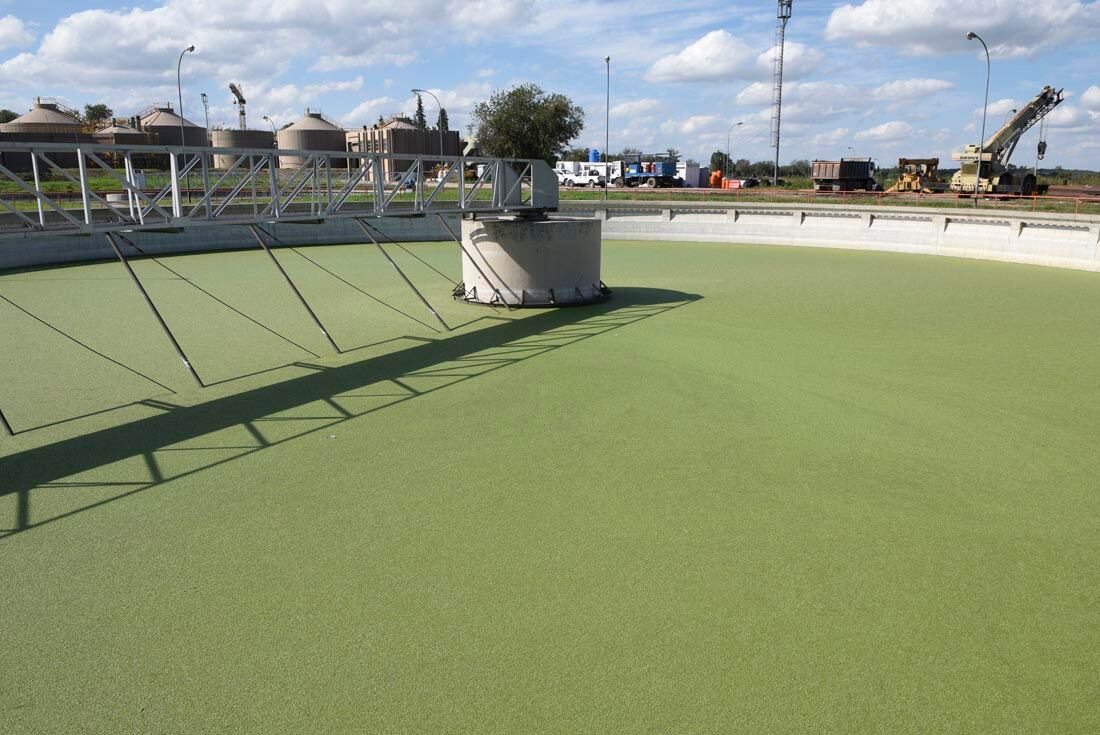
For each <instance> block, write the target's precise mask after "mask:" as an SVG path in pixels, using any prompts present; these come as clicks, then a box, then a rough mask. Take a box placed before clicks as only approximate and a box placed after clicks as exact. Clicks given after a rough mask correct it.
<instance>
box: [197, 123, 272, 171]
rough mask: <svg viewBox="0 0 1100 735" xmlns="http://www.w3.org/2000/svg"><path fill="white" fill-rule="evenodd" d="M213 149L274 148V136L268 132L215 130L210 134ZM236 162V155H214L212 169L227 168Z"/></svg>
mask: <svg viewBox="0 0 1100 735" xmlns="http://www.w3.org/2000/svg"><path fill="white" fill-rule="evenodd" d="M211 135H212V136H213V139H214V140H213V143H214V147H215V148H262V149H263V150H265V151H267V150H271V149H272V148H274V147H275V134H274V133H272V132H271V131H270V130H215V131H213V132H212V133H211ZM236 162H237V155H236V154H225V155H219V154H214V168H221V169H225V168H229V167H230V166H232V165H233V164H234V163H236Z"/></svg>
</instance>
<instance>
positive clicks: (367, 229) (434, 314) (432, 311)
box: [355, 217, 451, 332]
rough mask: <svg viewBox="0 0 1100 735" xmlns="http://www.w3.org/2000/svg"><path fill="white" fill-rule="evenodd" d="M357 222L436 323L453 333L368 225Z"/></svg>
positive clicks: (357, 220)
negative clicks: (376, 238)
mask: <svg viewBox="0 0 1100 735" xmlns="http://www.w3.org/2000/svg"><path fill="white" fill-rule="evenodd" d="M355 222H356V224H358V225H359V227H360V229H362V230H363V234H365V235H366V236H367V237H368V238H370V241H371V242H372V243H374V245H375V247H377V248H378V250H379V251H381V253H382V255H384V256H385V257H386V260H388V261H390V265H392V266H393V269H394V270H395V271H397V273H398V275H400V276H401V279H402V280H403V281H405V283H406V284H408V286H409V288H411V289H412V292H413V293H414V294H416V297H417V298H418V299H420V303H422V304H424V306H425V307H426V308H427V309H428V311H430V312H431V313H432V316H434V317H435V318H436V321H438V322H439V323H440V324H442V325H443V328H444V329H446V330H447V331H448V332H449V331H451V328H450V327H449V326H447V322H445V321H443V317H441V316H440V315H439V312H437V311H436V310H435V307H433V306H432V305H431V304H430V303H428V300H427V299H426V298H424V295H423V294H422V293H420V291H419V290H417V288H416V286H414V285H413V282H412V281H410V280H409V277H408V276H406V275H405V271H403V270H401V268H400V267H399V266H398V265H397V263H396V262H395V261H394V259H393V258H391V257H390V254H389V253H387V252H386V249H385V248H384V247H382V243H380V242H378V241H377V240H375V239H374V235H372V234H371V231H370V227H369V226H368V225H367V223H366V222H364V221H363V220H361V219H359V218H358V217H356V218H355Z"/></svg>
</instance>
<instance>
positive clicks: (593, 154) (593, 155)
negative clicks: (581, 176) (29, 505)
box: [588, 148, 600, 163]
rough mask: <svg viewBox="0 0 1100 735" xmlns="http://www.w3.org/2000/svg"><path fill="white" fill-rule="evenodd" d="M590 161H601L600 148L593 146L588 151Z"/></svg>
mask: <svg viewBox="0 0 1100 735" xmlns="http://www.w3.org/2000/svg"><path fill="white" fill-rule="evenodd" d="M588 162H589V163H599V162H600V152H599V151H598V150H596V149H595V148H592V149H591V150H589V151H588Z"/></svg>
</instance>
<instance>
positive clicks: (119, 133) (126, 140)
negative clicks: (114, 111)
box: [92, 123, 157, 145]
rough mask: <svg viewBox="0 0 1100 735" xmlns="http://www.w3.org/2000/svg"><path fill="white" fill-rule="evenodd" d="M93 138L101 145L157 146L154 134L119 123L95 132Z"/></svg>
mask: <svg viewBox="0 0 1100 735" xmlns="http://www.w3.org/2000/svg"><path fill="white" fill-rule="evenodd" d="M92 137H93V138H95V142H96V143H98V144H100V145H156V143H157V139H156V137H155V136H154V135H153V134H152V133H148V132H145V131H142V130H138V129H136V128H131V127H130V126H129V125H121V124H117V123H116V124H114V125H110V126H108V127H106V128H102V129H101V130H97V131H95V132H94V133H93V134H92Z"/></svg>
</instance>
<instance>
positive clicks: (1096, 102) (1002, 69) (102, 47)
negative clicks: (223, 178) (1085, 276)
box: [0, 0, 1100, 169]
mask: <svg viewBox="0 0 1100 735" xmlns="http://www.w3.org/2000/svg"><path fill="white" fill-rule="evenodd" d="M774 24H775V3H774V2H773V0H737V1H732V2H731V1H725V2H718V1H716V0H677V1H676V2H668V1H667V0H162V1H161V2H154V1H152V0H151V1H149V2H145V3H139V4H135V5H129V4H126V5H124V4H112V3H108V2H105V1H104V0H98V1H96V0H91V1H89V0H48V1H47V2H37V3H32V2H30V1H29V0H0V59H2V61H0V106H3V107H8V108H11V109H13V110H17V111H20V112H21V111H23V110H25V109H27V108H29V106H30V104H31V99H32V98H33V97H34V96H35V95H43V96H56V97H58V98H60V99H61V100H62V101H63V102H65V103H66V104H69V105H70V106H74V107H82V106H83V105H84V104H85V103H88V102H99V101H103V102H106V103H107V104H109V105H110V106H111V107H112V108H114V110H115V111H116V113H117V114H132V113H134V112H136V111H138V110H139V109H142V108H144V107H147V106H148V105H150V104H152V103H154V102H156V101H163V100H168V99H171V100H174V99H175V97H176V86H175V81H176V80H175V71H176V57H177V55H178V53H179V51H180V49H181V48H183V47H184V46H186V45H188V44H191V43H194V44H195V46H196V47H197V50H196V52H195V53H194V54H191V55H189V56H188V57H187V58H186V59H185V60H184V110H185V112H186V114H187V117H189V118H190V119H192V120H195V121H197V122H199V123H200V124H201V122H202V112H201V105H200V103H199V93H200V92H207V93H208V94H209V96H210V100H211V110H210V121H211V124H217V123H225V124H231V123H232V122H234V120H235V112H234V109H233V107H232V105H230V104H229V97H230V96H229V93H228V91H227V89H226V84H227V83H228V82H229V81H236V82H238V83H240V84H241V85H242V86H243V88H244V92H245V94H246V96H247V97H248V99H249V113H250V119H251V120H252V122H253V124H257V123H260V122H262V121H261V116H262V115H264V114H267V115H270V116H271V117H273V118H274V119H275V120H276V121H277V122H279V123H282V122H285V121H290V120H293V119H295V118H297V117H298V116H300V114H301V111H302V108H304V107H306V106H309V107H314V108H321V109H322V110H324V112H326V113H327V114H328V115H329V116H331V117H334V118H337V119H338V120H340V121H341V122H343V123H345V124H346V125H349V126H357V125H362V124H364V123H368V124H369V123H371V122H373V121H375V120H377V118H378V116H379V115H389V114H394V113H400V112H411V111H412V110H413V105H414V103H413V102H412V101H411V100H410V97H411V95H410V94H409V93H408V90H409V89H410V88H411V87H414V86H417V87H425V88H428V89H431V90H432V91H434V92H436V94H437V95H438V96H439V97H440V98H441V100H442V101H443V104H444V105H445V106H446V107H447V108H448V111H449V113H450V116H451V121H452V127H455V126H456V124H458V125H462V126H463V127H465V123H466V120H467V114H468V112H469V110H470V108H471V107H472V105H473V104H474V103H476V102H477V101H479V100H481V99H484V98H486V97H487V96H488V95H489V94H490V93H491V92H492V91H493V90H494V89H498V88H502V87H507V86H510V85H513V84H517V83H520V82H527V81H533V82H536V83H538V84H540V85H542V86H543V87H544V88H546V89H549V90H553V91H560V92H564V93H566V94H568V95H569V96H571V97H572V98H573V99H574V100H575V101H576V102H577V103H579V104H581V105H582V106H583V107H584V108H585V110H586V112H587V125H586V128H585V131H584V133H583V135H582V136H581V139H580V140H579V141H578V143H579V144H581V145H593V146H596V147H599V148H602V147H603V140H604V124H603V120H604V92H605V90H604V83H605V78H604V74H605V66H604V61H603V57H604V56H605V55H607V54H610V56H611V57H612V62H611V71H612V88H611V94H612V99H611V131H610V135H611V148H612V150H619V149H621V148H622V147H624V146H632V147H637V148H642V149H645V150H664V149H665V148H668V147H675V148H678V149H679V150H681V151H682V152H683V153H685V154H686V155H689V156H692V157H695V158H698V159H700V160H704V161H705V160H708V159H709V156H710V152H711V151H713V150H715V149H716V148H724V147H725V145H726V136H727V131H728V130H729V128H730V125H731V124H732V123H734V122H736V121H744V124H743V125H742V126H741V127H740V128H738V129H737V131H736V133H735V134H734V137H733V148H734V155H735V156H738V157H741V156H743V157H747V158H752V159H761V158H770V157H771V154H770V151H769V144H770V138H769V133H768V130H769V118H770V110H769V104H770V99H771V55H772V51H771V47H772V40H773V34H774ZM968 30H973V31H976V32H977V33H979V34H980V35H982V37H983V38H985V40H986V42H987V43H988V44H989V46H990V52H991V54H992V55H993V79H992V86H991V89H990V109H989V127H990V129H992V128H995V127H997V126H998V125H999V124H1000V123H1001V121H1002V120H1003V119H1004V118H1005V114H1006V113H1007V111H1008V110H1010V109H1012V108H1013V107H1016V106H1017V105H1019V104H1021V103H1022V102H1023V101H1024V100H1026V99H1029V98H1030V97H1032V96H1033V95H1035V94H1036V93H1037V92H1038V91H1039V89H1040V88H1041V87H1042V86H1043V85H1046V84H1051V85H1054V86H1055V87H1064V88H1065V90H1066V96H1067V101H1066V102H1064V103H1063V104H1062V105H1061V107H1060V108H1059V109H1057V110H1055V112H1054V113H1052V114H1051V116H1050V117H1049V118H1048V120H1049V125H1048V140H1049V142H1050V148H1049V151H1048V153H1047V158H1046V161H1047V163H1048V164H1050V165H1056V164H1061V165H1064V166H1067V167H1088V168H1093V169H1100V40H1098V39H1100V0H969V2H961V1H959V0H905V1H904V2H902V1H901V0H851V1H850V2H847V3H845V2H835V1H827V0H794V18H793V19H792V20H791V22H790V25H789V26H788V33H787V39H788V44H787V74H786V80H787V83H786V85H785V87H784V102H785V104H784V108H783V112H784V126H783V131H784V139H783V150H782V158H783V160H784V161H789V160H791V159H794V158H831V157H837V156H841V155H850V154H851V152H852V151H854V152H855V154H857V155H861V156H864V155H870V156H875V157H876V158H878V159H879V160H880V161H881V162H884V163H888V162H891V160H892V159H896V158H897V157H898V156H899V155H907V156H928V155H938V156H940V158H941V159H947V158H949V157H950V154H951V151H952V150H955V149H957V148H959V147H960V146H961V145H962V144H963V143H966V142H972V141H974V140H975V139H976V137H977V132H976V125H977V124H978V123H980V115H981V109H980V108H981V99H982V93H983V87H984V83H985V65H984V57H982V56H980V55H979V51H980V47H979V44H978V43H977V42H970V41H967V40H966V39H965V38H964V36H965V34H966V32H967V31H968ZM425 103H426V106H427V109H428V113H429V116H430V117H431V116H434V111H433V107H434V103H432V102H431V101H430V99H426V100H425ZM1036 134H1037V130H1033V131H1031V132H1030V133H1029V134H1028V136H1027V137H1026V138H1025V139H1024V140H1023V141H1022V143H1021V145H1020V147H1019V148H1018V149H1017V154H1016V158H1015V160H1016V162H1017V163H1021V164H1023V163H1026V162H1027V161H1029V160H1034V159H1033V157H1034V150H1035V145H1034V144H1035V140H1036ZM849 146H851V147H852V151H849V150H848V147H849Z"/></svg>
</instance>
